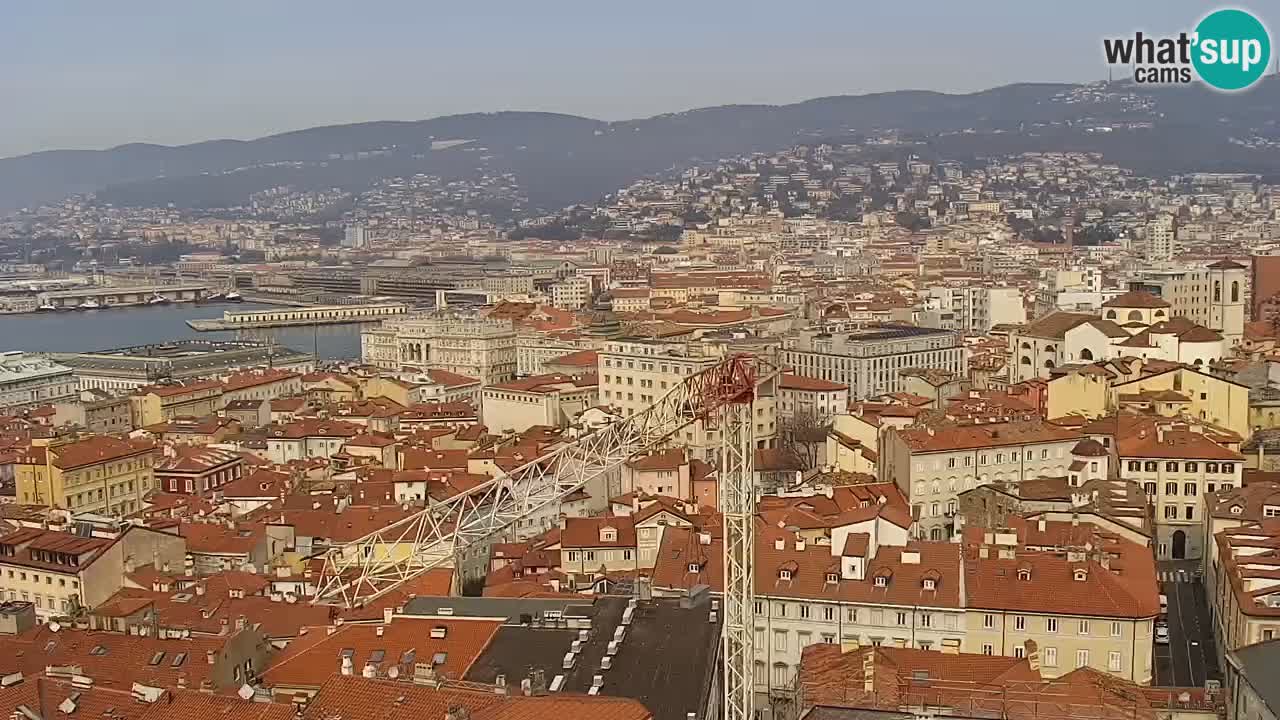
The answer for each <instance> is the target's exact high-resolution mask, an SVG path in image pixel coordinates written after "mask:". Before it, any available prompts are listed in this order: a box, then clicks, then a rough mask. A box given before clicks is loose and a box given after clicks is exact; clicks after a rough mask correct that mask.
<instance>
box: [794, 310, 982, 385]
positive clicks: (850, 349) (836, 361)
mask: <svg viewBox="0 0 1280 720" xmlns="http://www.w3.org/2000/svg"><path fill="white" fill-rule="evenodd" d="M780 359H781V361H782V363H783V364H784V365H785V366H786V367H789V368H792V370H793V371H794V372H795V373H796V374H798V375H804V376H806V377H812V378H819V379H822V380H829V381H832V382H838V383H842V384H844V385H846V386H848V388H849V396H850V399H852V400H865V399H867V398H870V397H877V396H879V395H883V394H885V393H890V392H900V391H901V390H902V389H903V388H902V377H901V376H900V374H899V371H900V370H906V369H908V368H938V369H942V370H948V371H951V372H953V373H955V374H957V375H964V374H966V372H967V362H966V358H965V351H964V348H963V347H961V344H960V338H959V336H958V335H956V334H955V333H954V332H950V331H946V330H937V329H931V328H919V327H914V326H910V325H883V326H879V327H869V328H860V329H851V330H844V331H840V332H828V331H827V330H826V329H808V330H802V331H800V332H798V333H796V334H794V335H792V336H790V337H788V338H786V340H785V341H784V343H783V347H782V351H781V353H780Z"/></svg>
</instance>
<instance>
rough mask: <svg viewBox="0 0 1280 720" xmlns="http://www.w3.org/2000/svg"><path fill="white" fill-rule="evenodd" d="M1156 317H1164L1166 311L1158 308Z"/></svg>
mask: <svg viewBox="0 0 1280 720" xmlns="http://www.w3.org/2000/svg"><path fill="white" fill-rule="evenodd" d="M1156 317H1164V311H1163V310H1157V311H1156Z"/></svg>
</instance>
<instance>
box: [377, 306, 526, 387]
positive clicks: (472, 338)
mask: <svg viewBox="0 0 1280 720" xmlns="http://www.w3.org/2000/svg"><path fill="white" fill-rule="evenodd" d="M360 349H361V358H362V359H363V360H364V362H366V363H368V364H370V365H375V366H377V367H381V368H385V369H388V370H399V369H402V368H411V369H414V370H446V371H448V372H451V373H457V374H458V375H465V376H467V377H472V378H478V379H479V380H480V381H481V382H482V383H484V384H485V385H492V384H494V383H500V382H507V381H508V380H511V379H513V378H514V377H515V373H516V360H517V358H516V330H515V324H514V323H513V322H512V321H510V320H497V319H491V318H481V317H469V316H455V315H436V314H428V315H422V316H417V317H409V318H406V319H403V320H394V321H384V322H383V324H382V326H380V327H378V328H374V329H371V330H366V331H364V332H362V333H361V334H360Z"/></svg>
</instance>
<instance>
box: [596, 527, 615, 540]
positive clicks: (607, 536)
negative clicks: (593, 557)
mask: <svg viewBox="0 0 1280 720" xmlns="http://www.w3.org/2000/svg"><path fill="white" fill-rule="evenodd" d="M600 541H601V542H617V541H618V531H617V530H614V529H613V528H602V529H601V530H600Z"/></svg>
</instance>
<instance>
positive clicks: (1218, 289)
mask: <svg viewBox="0 0 1280 720" xmlns="http://www.w3.org/2000/svg"><path fill="white" fill-rule="evenodd" d="M1213 301H1214V302H1222V281H1221V280H1214V281H1213Z"/></svg>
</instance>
